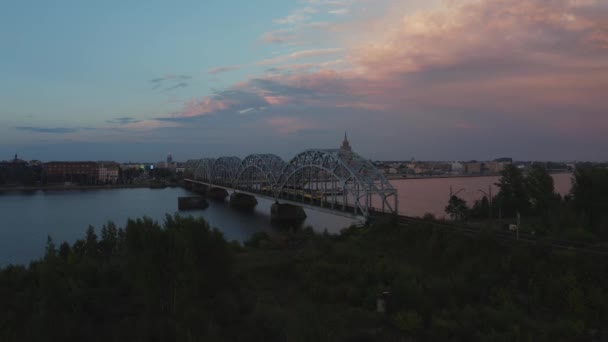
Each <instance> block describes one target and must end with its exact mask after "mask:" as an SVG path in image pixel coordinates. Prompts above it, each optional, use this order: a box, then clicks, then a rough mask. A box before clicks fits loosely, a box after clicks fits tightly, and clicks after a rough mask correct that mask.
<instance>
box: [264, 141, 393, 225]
mask: <svg viewBox="0 0 608 342" xmlns="http://www.w3.org/2000/svg"><path fill="white" fill-rule="evenodd" d="M277 192H278V196H276V197H277V198H283V197H284V194H291V195H295V196H296V197H297V195H298V194H300V195H301V197H302V201H303V202H305V201H306V199H308V200H309V201H310V202H311V203H312V202H319V203H320V205H321V206H323V205H324V203H327V202H328V201H327V199H328V198H330V200H329V204H330V205H331V206H332V208H334V207H336V206H339V207H341V208H342V210H345V211H346V210H351V208H352V210H353V211H354V213H355V214H360V215H363V216H366V217H368V216H369V215H370V214H371V213H372V212H373V211H375V210H382V211H387V209H388V211H389V212H391V213H397V205H398V202H397V190H396V189H395V188H394V187H393V186H392V184H391V183H390V182H389V181H388V180H387V179H386V177H385V176H384V175H383V174H382V173H381V172H380V171H379V170H378V169H377V168H376V167H375V166H374V165H373V164H372V163H371V162H370V161H368V160H366V159H364V158H362V157H361V156H359V155H358V154H356V153H353V152H348V151H343V150H338V149H331V150H306V151H304V152H302V153H300V154H298V155H296V156H295V157H294V158H293V159H292V160H291V161H290V162H289V163H288V164H287V166H286V167H285V168H284V170H283V172H282V175H281V180H280V181H279V184H278V189H277ZM351 203H352V207H351ZM376 206H377V207H376Z"/></svg>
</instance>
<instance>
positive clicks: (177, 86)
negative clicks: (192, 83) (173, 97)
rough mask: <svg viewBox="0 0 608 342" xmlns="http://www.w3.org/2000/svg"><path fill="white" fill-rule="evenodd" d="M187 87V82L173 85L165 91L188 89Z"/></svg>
mask: <svg viewBox="0 0 608 342" xmlns="http://www.w3.org/2000/svg"><path fill="white" fill-rule="evenodd" d="M187 86H188V83H186V82H179V83H178V84H176V85H173V86H171V87H167V88H165V91H170V90H173V89H178V88H186V87H187Z"/></svg>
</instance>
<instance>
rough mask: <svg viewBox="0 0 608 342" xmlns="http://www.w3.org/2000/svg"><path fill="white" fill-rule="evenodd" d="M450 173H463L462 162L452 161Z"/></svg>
mask: <svg viewBox="0 0 608 342" xmlns="http://www.w3.org/2000/svg"><path fill="white" fill-rule="evenodd" d="M452 173H455V174H461V173H464V165H462V163H460V162H453V163H452Z"/></svg>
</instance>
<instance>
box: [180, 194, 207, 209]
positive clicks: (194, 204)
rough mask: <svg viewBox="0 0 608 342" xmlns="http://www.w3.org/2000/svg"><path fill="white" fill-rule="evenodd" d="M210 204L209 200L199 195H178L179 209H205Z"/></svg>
mask: <svg viewBox="0 0 608 342" xmlns="http://www.w3.org/2000/svg"><path fill="white" fill-rule="evenodd" d="M208 206H209V202H207V200H206V199H205V198H203V197H198V196H188V197H178V199H177V208H178V209H179V210H195V209H205V208H207V207H208Z"/></svg>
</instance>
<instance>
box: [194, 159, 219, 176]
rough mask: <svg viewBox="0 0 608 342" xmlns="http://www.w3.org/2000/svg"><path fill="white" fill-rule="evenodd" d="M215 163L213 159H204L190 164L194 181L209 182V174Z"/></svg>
mask: <svg viewBox="0 0 608 342" xmlns="http://www.w3.org/2000/svg"><path fill="white" fill-rule="evenodd" d="M214 163H215V159H214V158H204V159H200V160H198V161H195V162H194V163H193V164H192V167H193V172H192V173H193V175H194V179H195V180H203V181H209V180H210V179H211V172H212V170H213V164H214Z"/></svg>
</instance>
